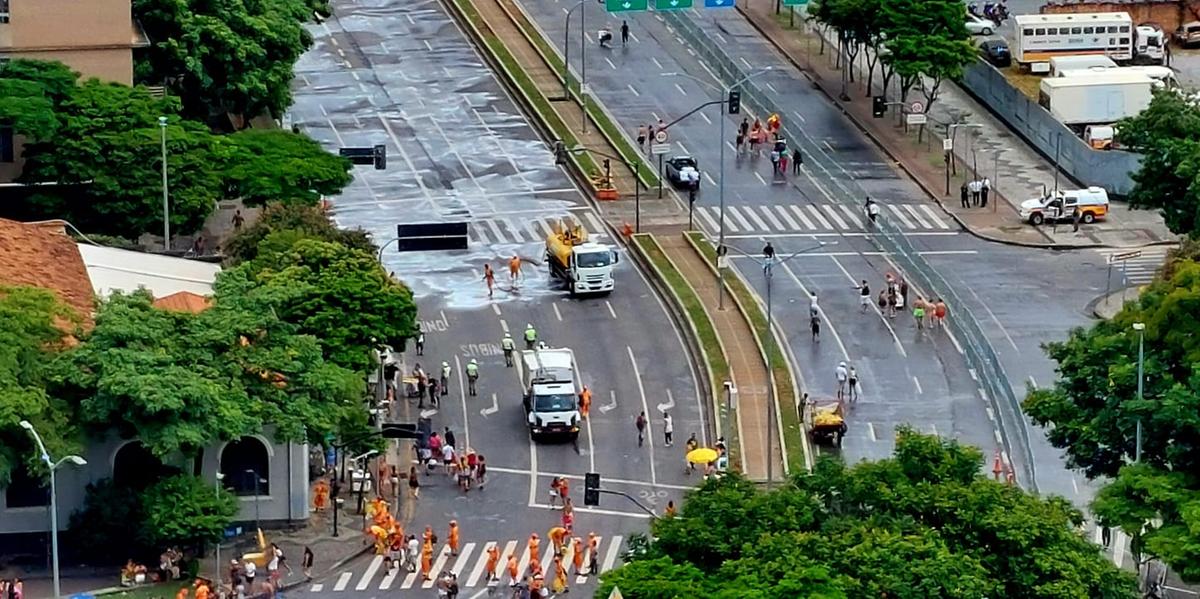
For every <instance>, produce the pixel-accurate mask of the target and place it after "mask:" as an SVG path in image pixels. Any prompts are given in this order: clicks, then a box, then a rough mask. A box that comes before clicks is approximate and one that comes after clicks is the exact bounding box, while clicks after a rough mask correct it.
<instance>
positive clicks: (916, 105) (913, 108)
mask: <svg viewBox="0 0 1200 599" xmlns="http://www.w3.org/2000/svg"><path fill="white" fill-rule="evenodd" d="M908 110H909V112H924V111H925V105H924V104H922V103H920V102H919V101H917V102H913V103H912V104H909V105H908Z"/></svg>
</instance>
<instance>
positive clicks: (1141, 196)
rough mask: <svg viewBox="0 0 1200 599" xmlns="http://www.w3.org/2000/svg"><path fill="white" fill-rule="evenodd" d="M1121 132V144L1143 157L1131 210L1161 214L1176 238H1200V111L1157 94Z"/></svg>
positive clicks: (1126, 121)
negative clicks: (1152, 211) (1138, 209)
mask: <svg viewBox="0 0 1200 599" xmlns="http://www.w3.org/2000/svg"><path fill="white" fill-rule="evenodd" d="M1117 131H1118V133H1117V140H1118V141H1119V142H1120V143H1121V144H1123V145H1125V146H1126V147H1127V148H1128V149H1130V150H1132V151H1134V152H1137V153H1139V154H1141V155H1142V162H1141V167H1140V168H1139V169H1138V171H1137V172H1136V173H1134V175H1133V182H1134V187H1133V190H1132V191H1131V192H1130V194H1129V202H1130V205H1132V206H1133V207H1135V208H1153V209H1157V210H1158V211H1159V212H1160V213H1161V214H1162V215H1163V220H1165V221H1166V223H1167V227H1168V228H1169V229H1170V230H1171V232H1173V233H1177V234H1180V235H1189V236H1192V237H1196V236H1197V235H1198V234H1200V106H1197V105H1196V103H1195V102H1194V101H1192V99H1191V98H1190V97H1188V96H1185V95H1182V94H1177V93H1175V92H1167V91H1163V92H1156V93H1155V94H1154V98H1153V99H1152V100H1151V101H1150V106H1149V107H1147V108H1146V109H1145V110H1143V111H1142V112H1140V113H1138V114H1137V115H1136V116H1133V117H1130V118H1127V119H1124V120H1123V121H1121V122H1120V124H1119V125H1118V127H1117Z"/></svg>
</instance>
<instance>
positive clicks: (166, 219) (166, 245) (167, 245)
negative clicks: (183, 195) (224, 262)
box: [158, 116, 171, 252]
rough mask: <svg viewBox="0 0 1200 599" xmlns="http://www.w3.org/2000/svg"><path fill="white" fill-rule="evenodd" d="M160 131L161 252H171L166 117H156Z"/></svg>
mask: <svg viewBox="0 0 1200 599" xmlns="http://www.w3.org/2000/svg"><path fill="white" fill-rule="evenodd" d="M158 128H159V129H160V130H161V131H162V192H163V250H165V251H168V252H169V251H171V210H170V203H169V202H168V201H167V117H165V116H160V117H158Z"/></svg>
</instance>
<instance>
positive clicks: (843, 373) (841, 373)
mask: <svg viewBox="0 0 1200 599" xmlns="http://www.w3.org/2000/svg"><path fill="white" fill-rule="evenodd" d="M835 374H836V376H837V385H838V390H837V396H838V399H842V396H843V395H844V394H845V391H846V379H848V378H849V372H848V371H847V370H846V363H845V362H842V363H840V364H838V367H837V371H836V373H835Z"/></svg>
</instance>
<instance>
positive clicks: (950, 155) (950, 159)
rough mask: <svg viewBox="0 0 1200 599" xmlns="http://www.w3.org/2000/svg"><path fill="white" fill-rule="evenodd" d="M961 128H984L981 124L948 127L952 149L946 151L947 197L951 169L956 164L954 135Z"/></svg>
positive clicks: (958, 124) (947, 135)
mask: <svg viewBox="0 0 1200 599" xmlns="http://www.w3.org/2000/svg"><path fill="white" fill-rule="evenodd" d="M959 127H968V128H970V127H983V125H980V124H979V123H951V124H950V125H949V126H948V127H946V139H948V140H950V148H949V149H948V150H946V160H945V162H946V195H950V168H951V166H953V164H954V135H955V134H956V133H958V128H959Z"/></svg>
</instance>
